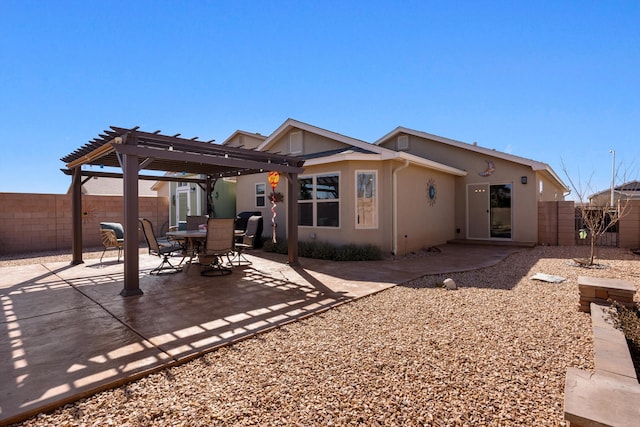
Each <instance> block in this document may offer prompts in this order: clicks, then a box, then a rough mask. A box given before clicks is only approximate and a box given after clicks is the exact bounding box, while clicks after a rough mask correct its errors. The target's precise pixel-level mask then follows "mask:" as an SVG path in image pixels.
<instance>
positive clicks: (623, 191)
mask: <svg viewBox="0 0 640 427" xmlns="http://www.w3.org/2000/svg"><path fill="white" fill-rule="evenodd" d="M613 191H614V192H615V193H618V194H620V195H622V196H625V197H626V198H628V199H638V198H640V181H629V182H625V183H624V184H621V185H618V186H617V187H613ZM605 194H606V195H610V194H611V189H610V188H608V189H606V190H602V191H599V192H597V193H594V194H592V195H591V196H589V200H591V199H593V198H595V197H598V196H603V195H605Z"/></svg>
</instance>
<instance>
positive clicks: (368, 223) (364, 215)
mask: <svg viewBox="0 0 640 427" xmlns="http://www.w3.org/2000/svg"><path fill="white" fill-rule="evenodd" d="M377 193H378V173H377V171H356V228H377V227H378V195H377Z"/></svg>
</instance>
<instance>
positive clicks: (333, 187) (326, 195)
mask: <svg viewBox="0 0 640 427" xmlns="http://www.w3.org/2000/svg"><path fill="white" fill-rule="evenodd" d="M298 189H299V194H298V225H304V226H309V227H313V226H316V227H339V226H340V175H338V174H337V173H336V174H325V175H316V176H311V177H303V178H299V179H298Z"/></svg>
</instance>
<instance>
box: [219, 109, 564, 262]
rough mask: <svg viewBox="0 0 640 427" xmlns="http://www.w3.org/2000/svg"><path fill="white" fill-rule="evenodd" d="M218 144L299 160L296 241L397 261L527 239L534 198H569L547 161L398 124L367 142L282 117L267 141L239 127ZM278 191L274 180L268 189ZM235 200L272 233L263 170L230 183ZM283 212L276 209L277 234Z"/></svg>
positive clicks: (533, 236)
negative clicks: (440, 248) (448, 248)
mask: <svg viewBox="0 0 640 427" xmlns="http://www.w3.org/2000/svg"><path fill="white" fill-rule="evenodd" d="M241 137H242V138H241ZM260 139H262V141H259V140H260ZM223 144H227V145H233V146H238V145H235V144H242V145H244V146H248V147H250V148H254V147H255V149H256V150H259V151H270V152H278V153H282V154H288V155H293V156H299V157H301V158H302V159H304V160H305V163H304V173H303V174H300V175H299V176H298V185H297V188H298V191H299V194H298V202H297V203H298V233H299V240H309V241H313V240H315V241H327V242H331V243H334V244H347V243H355V244H373V245H376V246H379V247H380V248H381V249H382V250H383V251H384V252H390V253H393V254H399V255H403V254H405V253H408V252H412V251H417V250H420V249H422V248H427V247H431V246H436V245H441V244H444V243H446V242H447V241H451V240H479V241H488V242H491V241H509V242H517V243H535V242H536V241H537V236H538V217H537V215H538V209H537V207H538V202H540V201H553V200H557V201H560V200H564V196H565V195H566V194H568V192H569V188H568V187H567V186H566V185H565V184H564V183H563V182H562V180H561V179H560V178H559V177H558V175H557V174H556V173H555V172H554V171H553V169H552V168H551V167H550V166H549V165H547V164H546V163H542V162H538V161H534V160H529V159H525V158H522V157H518V156H514V155H511V154H507V153H503V152H500V151H496V150H493V149H488V148H483V147H480V146H478V145H476V144H467V143H464V142H460V141H455V140H452V139H448V138H443V137H440V136H436V135H431V134H428V133H424V132H420V131H415V130H412V129H407V128H403V127H398V128H396V129H394V130H393V131H391V132H389V133H388V134H386V135H385V136H383V137H382V138H380V139H378V140H377V141H375V142H374V143H368V142H365V141H362V140H358V139H355V138H351V137H348V136H345V135H341V134H339V133H336V132H332V131H329V130H326V129H322V128H319V127H316V126H313V125H310V124H307V123H303V122H300V121H297V120H294V119H288V120H286V121H285V122H284V123H283V124H282V125H280V127H278V128H277V129H276V130H275V131H274V132H273V133H272V134H271V135H269V136H268V137H263V136H262V135H259V134H251V133H248V132H243V131H238V132H236V133H235V134H234V135H233V136H232V137H231V138H229V139H228V140H227V141H225V143H223ZM252 144H255V145H252ZM285 192H286V189H285V185H284V184H283V183H282V182H281V183H280V184H279V185H278V186H277V187H276V193H285ZM236 194H237V198H236V211H238V212H240V211H261V212H263V216H264V217H265V234H268V233H270V232H271V218H272V213H271V207H272V204H271V203H270V194H271V187H270V185H269V182H268V177H267V174H266V173H265V174H256V175H248V176H241V177H238V179H237V190H236ZM284 195H286V193H285V194H284ZM284 200H286V197H285V198H284ZM285 212H286V209H285V208H284V207H282V206H279V205H278V204H277V205H276V207H275V213H276V217H275V222H276V224H277V234H278V235H279V236H280V237H281V238H283V237H286V236H284V235H282V233H284V230H285V226H284V224H285V219H284V215H285Z"/></svg>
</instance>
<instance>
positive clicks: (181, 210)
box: [176, 186, 191, 224]
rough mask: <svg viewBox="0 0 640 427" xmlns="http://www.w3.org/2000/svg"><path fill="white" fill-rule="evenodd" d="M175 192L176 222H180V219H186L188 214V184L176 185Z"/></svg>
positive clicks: (189, 195)
mask: <svg viewBox="0 0 640 427" xmlns="http://www.w3.org/2000/svg"><path fill="white" fill-rule="evenodd" d="M176 193H177V194H176V198H177V199H178V203H176V224H180V221H186V220H187V216H188V215H190V212H189V211H190V206H191V191H189V186H184V187H178V189H177V190H176Z"/></svg>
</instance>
